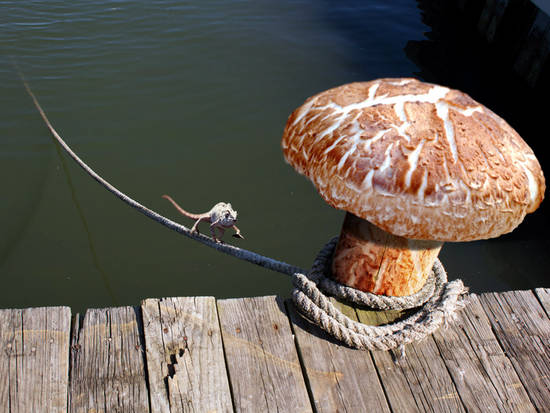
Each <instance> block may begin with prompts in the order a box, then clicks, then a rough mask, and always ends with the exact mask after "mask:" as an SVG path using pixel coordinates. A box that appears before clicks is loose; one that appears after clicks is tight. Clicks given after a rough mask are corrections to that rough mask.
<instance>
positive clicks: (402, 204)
mask: <svg viewBox="0 0 550 413" xmlns="http://www.w3.org/2000/svg"><path fill="white" fill-rule="evenodd" d="M282 147H283V153H284V156H285V159H286V160H287V162H289V163H290V164H291V165H292V166H293V167H294V168H295V169H296V170H297V171H298V172H300V173H301V174H303V175H305V176H307V177H308V178H310V179H311V181H312V182H313V184H314V185H315V187H316V188H317V190H318V191H319V193H320V194H321V196H322V197H323V198H324V199H325V201H326V202H327V203H329V204H330V205H332V206H333V207H336V208H339V209H343V210H345V211H348V212H351V213H352V214H354V215H356V216H358V217H361V218H364V219H366V220H368V221H370V222H371V223H373V224H375V225H377V226H378V227H380V228H382V229H384V230H385V231H387V232H390V233H392V234H394V235H399V236H402V237H407V238H414V239H430V240H438V241H467V240H475V239H485V238H492V237H497V236H499V235H501V234H503V233H506V232H510V231H512V230H513V229H514V228H515V227H516V226H518V225H519V224H520V223H521V221H522V220H523V218H524V217H525V215H526V214H527V213H529V212H533V211H534V210H535V209H537V207H538V206H539V204H540V203H541V202H542V199H543V197H544V190H545V181H544V175H543V173H542V170H541V168H540V165H539V163H538V161H537V159H536V157H535V155H534V154H533V151H532V150H531V148H529V146H528V145H527V144H526V143H525V142H524V141H523V139H522V138H521V137H520V136H519V135H518V134H517V133H516V131H514V129H512V128H511V127H510V126H509V125H508V124H507V123H506V122H505V121H504V120H503V119H501V118H500V117H499V116H497V115H496V114H495V113H493V112H492V111H491V110H489V109H487V108H486V107H484V106H483V105H481V104H479V103H477V102H476V101H474V100H473V99H472V98H471V97H469V96H468V95H466V94H464V93H462V92H460V91H458V90H453V89H448V88H446V87H442V86H438V85H434V84H429V83H423V82H420V81H418V80H416V79H379V80H374V81H371V82H361V83H351V84H348V85H344V86H340V87H337V88H334V89H330V90H327V91H325V92H322V93H319V94H318V95H315V96H313V97H311V98H309V99H308V100H307V101H306V102H305V103H304V104H303V105H302V106H300V107H299V108H298V109H296V110H295V111H294V112H293V113H292V114H291V115H290V117H289V119H288V121H287V124H286V128H285V131H284V134H283V140H282Z"/></svg>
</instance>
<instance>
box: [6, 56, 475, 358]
mask: <svg viewBox="0 0 550 413" xmlns="http://www.w3.org/2000/svg"><path fill="white" fill-rule="evenodd" d="M14 66H15V68H16V70H17V72H18V74H19V76H20V78H21V81H22V82H23V85H24V86H25V89H26V91H27V93H28V94H29V96H30V97H31V99H32V101H33V103H34V105H35V106H36V108H37V109H38V112H39V113H40V116H41V117H42V119H43V120H44V122H45V123H46V126H47V127H48V129H49V130H50V132H51V134H52V136H53V137H54V138H55V140H56V141H57V142H58V143H59V144H60V145H61V147H62V148H63V149H64V150H65V151H66V152H67V153H68V154H69V156H70V157H71V158H73V159H74V160H75V162H76V163H77V164H78V165H80V167H82V169H84V171H85V172H86V173H87V174H88V175H90V176H91V177H92V178H93V179H95V180H96V181H97V182H99V184H101V185H102V186H103V187H104V188H106V189H107V190H108V191H109V192H111V193H113V194H114V195H116V196H117V197H118V198H120V199H121V200H122V201H124V202H125V203H126V204H128V205H130V206H131V207H133V208H135V209H137V210H138V211H139V212H141V213H142V214H144V215H145V216H147V217H149V218H151V219H153V220H154V221H156V222H158V223H160V224H162V225H164V226H165V227H167V228H170V229H172V230H174V231H176V232H178V233H180V234H183V235H185V236H187V237H189V238H191V239H193V240H195V241H199V242H201V243H202V244H204V245H207V246H209V247H211V248H214V249H216V250H217V251H220V252H224V253H226V254H229V255H232V256H234V257H236V258H238V259H241V260H245V261H248V262H251V263H253V264H256V265H259V266H261V267H264V268H267V269H270V270H273V271H277V272H280V273H283V274H287V275H291V276H292V282H293V284H294V286H295V288H294V290H293V292H292V298H293V300H294V302H295V303H296V305H297V307H298V309H299V310H300V311H301V312H302V314H304V315H305V317H307V318H308V319H310V320H311V321H313V322H314V323H315V324H317V325H318V326H319V327H321V328H322V329H323V330H325V331H327V332H328V333H330V334H331V335H332V336H334V337H335V338H337V339H338V340H340V341H343V342H344V343H346V344H347V345H349V346H351V347H355V348H358V349H363V350H390V349H395V348H398V347H400V348H401V349H403V346H404V345H405V344H407V343H410V342H412V341H418V340H422V339H423V338H424V337H426V336H427V335H428V334H431V333H433V332H434V331H435V330H437V329H438V328H439V327H440V326H441V324H443V323H444V322H445V321H447V320H449V319H451V318H452V317H453V315H454V313H455V311H456V310H457V308H460V307H461V306H462V305H463V304H462V300H461V299H460V297H461V295H463V294H465V293H466V289H465V287H464V285H463V284H462V281H460V280H456V281H452V282H449V283H448V282H447V274H446V273H445V270H444V268H443V266H442V265H441V263H440V262H439V260H437V261H436V262H435V264H434V267H433V271H432V274H431V275H430V277H429V278H428V281H427V282H426V285H425V286H424V287H423V288H422V289H421V290H420V291H419V292H418V293H416V294H413V295H411V296H407V297H389V296H378V295H375V294H370V293H364V292H362V291H359V290H356V289H354V288H350V287H347V286H344V285H341V284H338V283H336V282H335V281H333V280H331V279H330V278H329V277H327V275H326V274H328V267H329V265H328V264H329V262H330V259H331V257H332V253H333V251H334V247H335V245H336V240H337V238H333V239H332V240H331V241H329V242H328V243H327V244H326V245H325V247H324V248H323V249H322V250H321V252H320V253H319V254H318V256H317V258H316V260H315V261H314V263H313V266H312V268H311V270H310V271H309V272H308V273H307V275H305V273H306V271H304V270H303V269H301V268H299V267H297V266H294V265H291V264H288V263H286V262H283V261H279V260H275V259H273V258H270V257H266V256H263V255H260V254H257V253H255V252H252V251H249V250H246V249H243V248H239V247H235V246H233V245H228V244H221V243H218V242H215V241H214V240H212V239H211V238H209V237H206V236H204V235H202V234H197V233H194V232H192V231H191V230H190V229H189V228H187V227H185V226H184V225H181V224H178V223H176V222H174V221H172V220H170V219H168V218H166V217H164V216H162V215H160V214H159V213H157V212H155V211H153V210H151V209H149V208H147V207H145V206H144V205H142V204H140V203H139V202H137V201H135V200H134V199H132V198H130V197H129V196H128V195H126V194H125V193H123V192H122V191H120V190H118V189H117V188H116V187H114V186H113V185H111V184H110V183H109V182H108V181H106V180H105V179H103V178H102V177H101V176H100V175H99V174H97V173H96V172H95V171H94V170H93V169H92V168H90V167H89V166H88V165H87V164H86V163H84V161H83V160H82V159H80V157H78V155H76V153H75V152H73V150H72V149H71V148H70V147H69V145H67V143H65V141H64V140H63V138H61V136H60V135H59V133H57V131H56V130H55V129H54V127H53V126H52V124H51V123H50V121H49V119H48V117H47V116H46V113H45V112H44V110H43V109H42V107H41V106H40V104H39V103H38V100H37V99H36V97H35V96H34V94H33V92H32V90H31V88H30V86H29V85H28V83H27V82H26V80H25V78H24V76H23V74H22V73H21V72H20V71H19V69H18V68H17V65H16V64H15V63H14ZM322 291H324V292H325V293H328V294H331V295H333V296H335V297H337V298H341V299H344V300H347V301H350V302H353V303H355V304H360V305H364V306H368V307H371V308H375V309H381V310H389V309H394V310H403V309H410V308H414V307H418V306H421V307H419V309H418V311H416V312H415V313H414V314H412V315H410V316H409V317H407V318H405V319H404V320H401V321H399V322H396V323H392V324H387V325H384V326H367V325H364V324H361V323H358V322H356V321H353V320H351V319H350V318H348V317H346V316H345V315H344V314H342V312H340V311H339V310H338V309H337V308H336V307H335V306H334V305H333V304H332V303H331V302H330V301H329V298H327V296H326V295H325V294H324V293H323V292H322Z"/></svg>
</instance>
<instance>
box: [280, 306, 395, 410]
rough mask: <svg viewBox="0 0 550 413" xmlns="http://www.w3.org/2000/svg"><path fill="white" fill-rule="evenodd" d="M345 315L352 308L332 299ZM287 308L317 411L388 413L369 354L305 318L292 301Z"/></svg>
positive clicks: (351, 310)
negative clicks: (339, 339) (354, 347)
mask: <svg viewBox="0 0 550 413" xmlns="http://www.w3.org/2000/svg"><path fill="white" fill-rule="evenodd" d="M333 303H334V305H335V306H337V307H338V308H339V309H340V310H341V311H342V312H344V314H346V315H347V316H348V317H350V318H352V319H354V320H357V315H356V314H355V311H354V310H353V308H351V307H348V306H344V305H343V304H341V303H338V302H336V301H335V300H333ZM286 304H287V308H288V312H289V315H290V319H291V320H292V326H293V330H294V332H295V334H296V341H297V346H298V351H299V352H300V357H301V360H302V363H303V365H304V373H305V375H306V377H307V382H308V385H309V389H310V392H311V394H312V397H313V401H314V403H315V410H316V411H317V412H367V411H373V412H389V411H390V409H389V406H388V403H387V401H386V397H385V395H384V390H383V389H382V385H381V384H380V380H379V379H378V374H377V372H376V368H375V367H374V364H373V362H372V358H371V355H370V353H368V352H365V351H360V350H355V349H352V348H349V347H347V346H345V345H343V344H341V343H339V342H337V341H335V340H334V339H333V338H332V337H330V336H329V335H328V334H326V333H325V332H324V331H322V330H321V329H320V328H318V327H317V326H315V325H313V324H311V323H310V322H309V321H307V320H306V319H304V318H303V317H302V316H301V315H300V314H299V313H298V311H297V309H296V307H295V306H294V304H293V303H292V302H291V301H287V303H286Z"/></svg>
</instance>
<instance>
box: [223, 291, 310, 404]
mask: <svg viewBox="0 0 550 413" xmlns="http://www.w3.org/2000/svg"><path fill="white" fill-rule="evenodd" d="M218 312H219V318H220V324H221V328H222V335H223V343H224V348H225V356H226V360H227V368H228V371H229V379H230V385H231V389H232V393H233V401H234V406H235V410H236V411H237V412H272V411H277V412H311V411H312V409H311V403H310V401H309V397H308V393H307V389H306V385H305V382H304V378H303V376H302V369H301V366H300V362H299V360H298V354H297V352H296V347H295V345H294V339H293V336H292V331H291V329H290V324H289V320H288V318H287V316H286V314H285V309H284V305H283V302H282V301H281V300H280V299H279V298H276V297H273V296H271V297H258V298H239V299H228V300H219V301H218Z"/></svg>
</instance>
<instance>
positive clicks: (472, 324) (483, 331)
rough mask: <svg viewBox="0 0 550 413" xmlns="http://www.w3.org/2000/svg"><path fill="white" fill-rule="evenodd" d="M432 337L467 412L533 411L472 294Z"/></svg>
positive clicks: (485, 316)
mask: <svg viewBox="0 0 550 413" xmlns="http://www.w3.org/2000/svg"><path fill="white" fill-rule="evenodd" d="M433 337H434V339H435V342H436V344H437V347H438V348H439V351H440V353H441V355H442V357H443V360H444V362H445V364H446V366H447V369H448V370H449V373H450V374H451V376H452V378H453V381H454V383H455V385H456V387H457V389H458V392H459V394H460V398H461V400H462V402H463V403H464V405H465V406H466V409H467V410H468V411H469V412H470V411H471V412H535V411H536V410H535V407H534V406H533V404H532V403H531V401H530V400H529V396H528V395H527V392H526V391H525V388H524V387H523V385H522V384H521V381H520V380H519V377H518V376H517V374H516V371H515V370H514V367H513V366H512V363H511V362H510V360H509V359H508V358H507V357H506V355H505V354H504V352H503V351H502V349H501V347H500V345H499V344H498V341H497V339H496V337H495V335H494V334H493V332H492V330H491V324H490V322H489V320H488V319H487V315H486V314H485V312H484V311H483V308H482V307H481V303H480V302H479V298H478V297H477V296H476V295H474V294H472V295H470V296H469V297H468V304H467V305H466V307H465V308H464V309H463V310H462V311H460V312H459V313H458V314H457V320H456V321H454V322H453V323H451V324H450V325H449V326H448V328H442V329H439V330H438V331H436V332H435V333H434V335H433Z"/></svg>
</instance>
